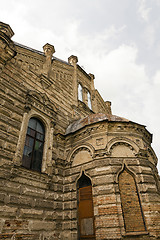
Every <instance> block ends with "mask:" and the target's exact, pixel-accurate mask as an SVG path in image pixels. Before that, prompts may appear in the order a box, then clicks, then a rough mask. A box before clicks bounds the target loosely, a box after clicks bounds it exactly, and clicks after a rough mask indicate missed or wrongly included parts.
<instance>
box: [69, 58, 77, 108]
mask: <svg viewBox="0 0 160 240" xmlns="http://www.w3.org/2000/svg"><path fill="white" fill-rule="evenodd" d="M77 62H78V58H77V57H76V56H73V55H72V56H70V57H69V58H68V63H69V64H71V65H72V66H73V67H74V73H73V105H75V106H78V81H77Z"/></svg>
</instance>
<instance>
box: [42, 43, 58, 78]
mask: <svg viewBox="0 0 160 240" xmlns="http://www.w3.org/2000/svg"><path fill="white" fill-rule="evenodd" d="M43 50H44V54H45V56H46V60H45V63H44V64H43V69H42V74H44V75H45V76H46V77H48V73H49V70H50V67H51V63H52V56H53V53H55V48H54V46H53V45H51V44H49V43H46V44H45V45H44V46H43Z"/></svg>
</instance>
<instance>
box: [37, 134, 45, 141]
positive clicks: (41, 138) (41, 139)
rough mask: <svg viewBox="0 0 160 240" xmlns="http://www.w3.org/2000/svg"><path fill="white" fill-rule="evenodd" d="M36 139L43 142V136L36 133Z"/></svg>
mask: <svg viewBox="0 0 160 240" xmlns="http://www.w3.org/2000/svg"><path fill="white" fill-rule="evenodd" d="M36 139H38V140H40V141H43V140H44V135H43V134H41V133H37V135H36Z"/></svg>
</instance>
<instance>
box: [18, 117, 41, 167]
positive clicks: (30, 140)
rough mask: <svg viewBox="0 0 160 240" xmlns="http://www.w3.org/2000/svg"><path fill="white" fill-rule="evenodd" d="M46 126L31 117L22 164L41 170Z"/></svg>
mask: <svg viewBox="0 0 160 240" xmlns="http://www.w3.org/2000/svg"><path fill="white" fill-rule="evenodd" d="M44 136H45V131H44V126H43V124H42V122H41V121H39V120H38V119H37V118H31V119H30V120H29V123H28V129H27V134H26V140H25V146H24V151H23V158H22V166H23V167H25V168H28V169H32V170H35V171H38V172H40V171H41V165H42V156H43V146H44Z"/></svg>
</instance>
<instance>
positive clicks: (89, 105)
mask: <svg viewBox="0 0 160 240" xmlns="http://www.w3.org/2000/svg"><path fill="white" fill-rule="evenodd" d="M87 98H88V107H89V108H90V109H92V103H91V94H90V92H88V93H87Z"/></svg>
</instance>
